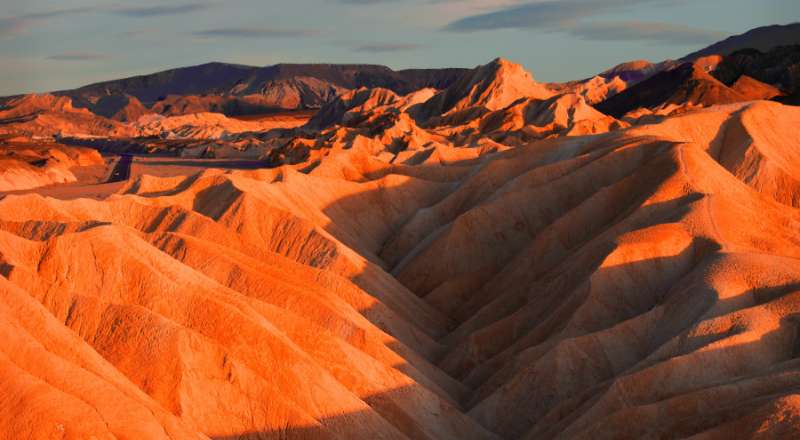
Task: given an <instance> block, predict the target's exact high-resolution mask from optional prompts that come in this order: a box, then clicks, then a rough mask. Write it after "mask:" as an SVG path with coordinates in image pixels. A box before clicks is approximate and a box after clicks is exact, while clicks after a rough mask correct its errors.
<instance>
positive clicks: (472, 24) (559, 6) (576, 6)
mask: <svg viewBox="0 0 800 440" xmlns="http://www.w3.org/2000/svg"><path fill="white" fill-rule="evenodd" d="M665 1H666V0H591V1H590V0H546V1H540V2H534V3H524V4H521V5H515V6H509V7H505V8H500V9H497V10H494V11H491V12H486V13H481V14H475V15H470V16H467V17H464V18H461V19H459V20H456V21H453V22H451V23H449V24H448V25H447V26H445V28H444V30H446V31H451V32H476V31H485V30H493V29H545V30H554V29H556V30H557V29H561V28H563V27H568V26H571V25H573V24H574V23H576V22H577V21H579V20H582V19H586V18H589V17H593V16H596V15H599V14H603V13H606V12H608V11H610V10H614V9H619V8H623V7H626V6H636V5H640V4H645V3H651V4H652V3H665Z"/></svg>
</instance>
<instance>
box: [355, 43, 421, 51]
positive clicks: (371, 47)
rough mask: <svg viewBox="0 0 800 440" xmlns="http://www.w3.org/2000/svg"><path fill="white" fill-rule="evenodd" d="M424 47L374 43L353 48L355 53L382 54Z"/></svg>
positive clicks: (419, 45) (408, 44) (409, 44)
mask: <svg viewBox="0 0 800 440" xmlns="http://www.w3.org/2000/svg"><path fill="white" fill-rule="evenodd" d="M424 47H426V46H425V45H422V44H415V43H375V44H364V45H361V46H356V47H354V48H353V50H354V51H356V52H367V53H383V52H404V51H407V50H416V49H422V48H424Z"/></svg>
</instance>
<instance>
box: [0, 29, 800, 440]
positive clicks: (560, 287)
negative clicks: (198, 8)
mask: <svg viewBox="0 0 800 440" xmlns="http://www.w3.org/2000/svg"><path fill="white" fill-rule="evenodd" d="M727 44H728V46H726V47H729V46H730V45H731V44H733V43H731V42H728V43H727ZM742 44H745V45H746V42H745V43H742ZM739 49H742V47H732V48H729V49H726V51H724V52H723V51H721V50H720V51H719V52H716V53H710V54H707V53H703V54H700V55H698V56H695V57H690V58H687V59H683V60H678V61H665V62H662V63H657V64H653V63H649V62H644V61H636V62H631V63H626V64H624V65H620V66H617V67H615V68H612V69H609V70H607V71H605V72H603V73H601V74H599V75H597V76H595V77H593V78H589V79H586V80H582V81H573V82H568V83H560V84H546V83H540V82H537V81H536V80H535V79H534V77H533V76H532V75H531V74H530V73H529V72H527V71H526V70H525V69H523V68H522V67H521V66H520V65H517V64H514V63H512V62H510V61H507V60H503V59H496V60H494V61H491V62H490V63H488V64H486V65H483V66H478V67H477V68H475V69H470V70H466V69H441V70H431V71H422V70H417V71H411V72H409V71H401V72H394V71H391V70H389V69H387V68H380V67H379V66H367V67H364V66H330V65H323V66H322V67H320V66H317V67H314V69H311V70H307V69H306V67H307V66H306V67H304V66H302V65H289V66H285V65H284V66H281V67H275V66H273V67H272V68H261V69H250V68H246V67H244V66H233V65H221V64H212V65H204V66H198V67H194V68H187V69H188V70H185V71H182V72H183V73H181V74H176V73H174V72H173V73H170V74H161V75H160V74H156V75H155V76H154V77H153V78H156V79H153V78H149V79H141V78H139V79H137V78H133V79H127V80H120V81H116V82H109V83H105V85H102V86H100V85H95V86H87V87H85V88H82V89H76V90H75V91H67V92H56V93H52V94H44V95H25V96H17V97H12V98H7V99H5V100H3V105H2V108H0V136H1V137H2V141H1V142H2V145H0V339H1V340H2V341H3V343H2V344H0V407H2V408H3V410H2V411H0V438H3V439H50V438H60V439H89V438H94V439H216V440H232V439H341V440H345V439H426V440H439V439H452V440H462V439H487V440H489V439H496V440H501V439H556V438H558V439H584V438H585V439H593V440H596V439H606V438H608V439H620V438H623V439H627V438H631V439H633V438H695V439H730V438H765V439H766V438H769V439H772V438H797V437H798V436H800V233H799V232H800V131H799V130H797V127H800V107H794V106H792V105H790V104H791V103H796V102H797V101H796V99H797V96H798V95H797V94H798V92H799V91H800V89H798V86H799V85H800V81H798V80H799V79H800V77H798V71H800V70H798V65H800V59H798V54H800V46H789V45H787V46H782V47H775V48H772V47H758V48H755V49H747V48H746V47H745V50H739ZM270 69H272V70H270ZM304 69H306V70H304ZM359 69H360V70H359ZM276 70H277V71H279V72H278V73H280V75H279V74H278V73H276V72H275V71H276ZM265 71H266V73H265ZM355 71H358V72H361V73H359V74H354V73H353V72H355ZM298 72H299V73H298ZM364 72H366V73H364ZM267 74H269V75H272V76H269V77H268V79H267V80H264V81H266V82H259V81H261V79H263V78H266V77H267V76H266V75H267ZM159 75H160V76H159ZM237 75H239V76H237ZM369 75H372V76H369ZM158 78H161V79H158ZM175 78H177V79H175ZM220 78H222V80H221V81H222V82H221V83H220V82H215V83H214V84H211V83H212V82H214V81H217V80H218V79H220ZM241 78H250V79H248V80H246V81H245V80H243V79H241ZM259 78H261V79H259ZM353 78H361V79H363V78H371V79H370V80H369V81H368V84H362V83H359V82H357V81H355V80H354V79H353ZM157 79H158V80H157ZM173 80H174V81H177V83H176V84H172V83H169V81H173ZM192 81H194V82H192ZM146 84H150V85H152V84H158V87H156V86H153V87H154V89H153V90H150V89H147V88H146V87H145V86H144V85H146ZM181 84H184V85H185V86H186V87H184V89H181V88H180V85H181ZM220 84H221V85H220ZM264 84H267V85H264ZM212 91H213V93H212ZM162 95H163V96H164V98H163V99H158V97H159V96H162ZM267 110H269V111H267Z"/></svg>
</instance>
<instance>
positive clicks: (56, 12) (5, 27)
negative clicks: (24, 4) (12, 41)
mask: <svg viewBox="0 0 800 440" xmlns="http://www.w3.org/2000/svg"><path fill="white" fill-rule="evenodd" d="M91 11H93V8H91V7H79V8H59V9H51V10H49V11H40V12H32V13H29V14H22V15H18V16H16V17H3V18H0V37H3V36H11V35H16V34H19V33H22V32H24V31H25V30H26V29H27V28H28V27H29V26H31V25H32V24H34V23H35V22H37V21H43V20H47V19H49V18H59V17H66V16H70V15H76V14H83V13H87V12H91Z"/></svg>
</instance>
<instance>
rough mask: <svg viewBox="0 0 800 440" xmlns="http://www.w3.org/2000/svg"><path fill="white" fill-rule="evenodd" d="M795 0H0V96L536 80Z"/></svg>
mask: <svg viewBox="0 0 800 440" xmlns="http://www.w3.org/2000/svg"><path fill="white" fill-rule="evenodd" d="M797 21H800V0H292V1H274V0H225V1H222V0H198V1H194V0H187V1H183V0H162V1H152V0H141V1H136V2H121V1H101V0H60V1H53V0H50V1H47V0H0V95H10V94H17V93H28V92H44V91H50V90H58V89H65V88H74V87H78V86H81V85H85V84H88V83H92V82H96V81H101V80H108V79H116V78H122V77H127V76H133V75H141V74H147V73H153V72H156V71H160V70H165V69H168V68H174V67H183V66H190V65H196V64H202V63H205V62H209V61H222V62H230V63H239V64H248V65H258V66H263V65H270V64H275V63H279V62H299V63H306V62H314V63H369V64H384V65H387V66H389V67H392V68H394V69H402V68H410V67H474V66H476V65H479V64H485V63H487V62H489V61H490V60H492V59H494V58H496V57H504V58H508V59H510V60H512V61H514V62H517V63H521V64H523V65H524V66H525V67H526V68H527V69H528V70H529V71H531V73H533V75H534V77H535V78H536V79H537V80H540V81H567V80H572V79H580V78H586V77H590V76H592V75H594V74H595V73H598V72H600V71H603V70H605V69H606V68H608V67H611V66H613V65H615V64H618V63H620V62H624V61H629V60H634V59H647V60H650V61H661V60H664V59H668V58H679V57H681V56H683V55H686V54H687V53H689V52H692V51H694V50H697V49H699V48H702V47H705V46H707V45H708V44H711V43H713V42H716V41H718V40H720V39H723V38H725V37H727V36H730V35H734V34H739V33H742V32H745V31H747V30H749V29H752V28H754V27H758V26H764V25H769V24H787V23H791V22H797Z"/></svg>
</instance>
